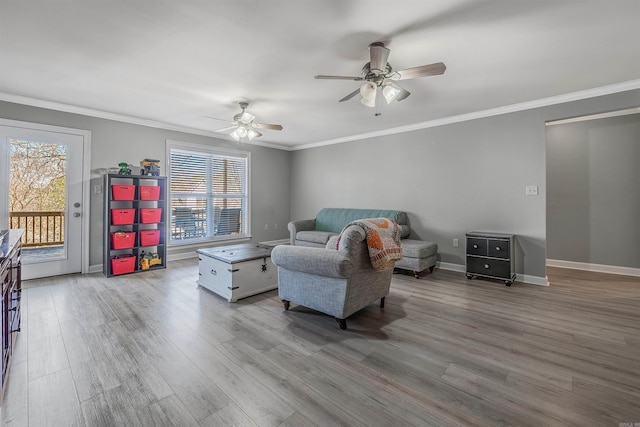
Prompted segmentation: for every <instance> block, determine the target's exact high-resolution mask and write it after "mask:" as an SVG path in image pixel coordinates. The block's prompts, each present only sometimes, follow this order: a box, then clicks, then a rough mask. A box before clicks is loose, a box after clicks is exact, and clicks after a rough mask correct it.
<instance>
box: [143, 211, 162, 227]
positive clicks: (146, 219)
mask: <svg viewBox="0 0 640 427" xmlns="http://www.w3.org/2000/svg"><path fill="white" fill-rule="evenodd" d="M161 218H162V208H140V222H141V223H143V224H151V223H154V222H160V219H161Z"/></svg>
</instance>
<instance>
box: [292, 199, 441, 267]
mask: <svg viewBox="0 0 640 427" xmlns="http://www.w3.org/2000/svg"><path fill="white" fill-rule="evenodd" d="M363 218H390V219H393V220H395V221H396V222H397V223H398V226H399V227H400V238H401V239H402V240H401V241H400V243H401V245H402V253H403V257H402V259H401V260H400V261H398V262H396V268H399V269H402V270H409V271H412V272H413V274H414V276H415V277H416V278H417V279H419V278H420V275H421V274H422V272H423V271H425V270H426V269H429V271H433V268H434V267H435V265H436V259H437V252H438V245H437V244H435V243H432V242H426V241H422V240H411V239H409V235H410V234H411V228H410V227H409V222H408V218H407V213H406V212H403V211H394V210H384V209H347V208H324V209H321V210H320V212H318V214H317V215H316V217H315V218H313V219H304V220H300V221H292V222H290V223H289V225H288V228H289V233H290V244H291V246H308V247H314V248H325V247H327V242H329V239H331V238H332V237H334V236H338V235H339V234H340V232H341V231H342V229H343V228H344V227H345V226H346V225H347V224H349V223H350V222H351V221H355V220H358V219H363ZM328 249H335V248H328Z"/></svg>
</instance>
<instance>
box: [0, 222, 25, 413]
mask: <svg viewBox="0 0 640 427" xmlns="http://www.w3.org/2000/svg"><path fill="white" fill-rule="evenodd" d="M23 234H24V230H8V231H7V230H5V231H0V236H1V238H0V283H2V310H1V315H2V321H1V323H2V372H1V375H2V376H1V377H0V382H1V383H2V391H1V392H0V403H1V402H2V397H3V396H4V390H5V388H6V386H7V378H8V376H9V366H10V362H11V355H12V354H13V348H14V346H15V343H16V339H17V335H18V332H20V299H21V298H22V277H21V273H22V262H21V254H22V243H21V241H20V240H21V239H22V235H23Z"/></svg>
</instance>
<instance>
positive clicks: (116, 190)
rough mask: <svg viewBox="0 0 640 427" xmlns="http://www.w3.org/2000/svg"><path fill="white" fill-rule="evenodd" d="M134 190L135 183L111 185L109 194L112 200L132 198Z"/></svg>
mask: <svg viewBox="0 0 640 427" xmlns="http://www.w3.org/2000/svg"><path fill="white" fill-rule="evenodd" d="M135 192H136V186H135V185H120V184H118V185H112V186H111V196H112V198H113V200H133V196H134V194H135Z"/></svg>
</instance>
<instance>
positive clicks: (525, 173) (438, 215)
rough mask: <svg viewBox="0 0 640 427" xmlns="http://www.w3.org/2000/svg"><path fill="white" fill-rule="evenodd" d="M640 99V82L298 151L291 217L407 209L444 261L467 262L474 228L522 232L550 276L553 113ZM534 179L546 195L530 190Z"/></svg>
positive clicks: (533, 258)
mask: <svg viewBox="0 0 640 427" xmlns="http://www.w3.org/2000/svg"><path fill="white" fill-rule="evenodd" d="M409 102H410V101H409ZM638 105H640V91H638V90H636V91H629V92H624V93H619V94H614V95H607V96H602V97H598V98H591V99H587V100H582V101H575V102H569V103H564V104H559V105H554V106H549V107H542V108H537V109H531V110H526V111H521V112H516V113H510V114H504V115H501V116H495V117H489V118H484V119H478V120H473V121H467V122H461V123H456V124H450V125H445V126H439V127H435V128H428V129H423V130H419V131H413V132H410V133H404V134H398V135H392V136H382V137H377V138H371V139H367V140H362V141H354V142H350V143H345V144H339V145H331V146H325V147H317V148H311V149H307V150H301V151H296V152H295V153H294V156H293V163H292V170H291V178H292V184H291V217H292V218H294V219H303V218H313V217H314V216H315V214H316V212H317V211H318V210H319V209H321V208H322V207H360V208H389V209H398V210H404V211H407V212H408V213H409V219H410V222H411V227H412V229H413V230H414V236H413V237H415V238H420V239H424V240H430V241H434V242H436V243H438V246H439V258H440V261H441V262H443V263H449V264H457V265H458V266H460V265H464V262H465V261H464V251H465V247H464V246H465V245H464V238H465V232H467V231H496V232H510V233H515V234H516V235H517V236H518V238H517V245H518V247H517V252H518V254H519V262H518V265H517V268H516V269H517V273H518V274H519V275H523V274H524V275H527V276H533V277H537V278H543V277H545V276H546V267H545V264H546V251H545V245H546V243H545V240H546V182H545V181H546V173H545V171H546V167H545V162H546V157H545V122H546V121H548V120H553V119H560V118H566V117H574V116H580V115H586V114H593V113H599V112H603V111H611V110H616V109H623V108H629V107H634V106H638ZM363 114H367V112H366V111H364V110H363ZM371 119H372V120H375V117H372V118H371ZM527 185H538V186H539V195H538V196H525V186H527ZM454 238H457V239H459V241H460V246H459V247H453V246H452V239H454ZM450 267H455V266H450Z"/></svg>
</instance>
